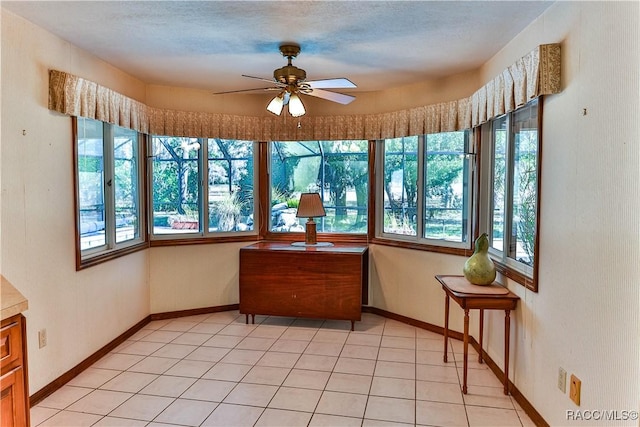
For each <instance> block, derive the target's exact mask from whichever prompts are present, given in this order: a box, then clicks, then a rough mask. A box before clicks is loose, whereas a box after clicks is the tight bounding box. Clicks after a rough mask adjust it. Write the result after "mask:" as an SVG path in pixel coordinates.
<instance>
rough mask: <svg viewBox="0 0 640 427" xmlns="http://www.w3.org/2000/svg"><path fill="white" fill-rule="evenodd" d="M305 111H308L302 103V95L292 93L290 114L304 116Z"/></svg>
mask: <svg viewBox="0 0 640 427" xmlns="http://www.w3.org/2000/svg"><path fill="white" fill-rule="evenodd" d="M304 113H306V111H305V109H304V105H302V101H301V100H300V97H299V96H298V95H297V94H295V93H294V94H291V97H290V98H289V114H291V115H292V116H293V117H300V116H304Z"/></svg>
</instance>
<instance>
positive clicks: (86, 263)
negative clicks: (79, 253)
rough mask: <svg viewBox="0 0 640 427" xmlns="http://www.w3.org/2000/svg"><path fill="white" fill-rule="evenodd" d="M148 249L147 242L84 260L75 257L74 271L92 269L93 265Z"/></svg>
mask: <svg viewBox="0 0 640 427" xmlns="http://www.w3.org/2000/svg"><path fill="white" fill-rule="evenodd" d="M148 247H149V242H140V243H137V244H135V245H131V246H127V247H125V248H122V249H114V250H112V251H109V252H102V253H99V254H96V255H92V256H90V257H87V258H84V259H83V258H81V257H77V258H76V271H80V270H84V269H85V268H89V267H93V266H94V265H98V264H102V263H103V262H107V261H111V260H113V259H116V258H120V257H123V256H125V255H129V254H132V253H134V252H139V251H142V250H145V249H147V248H148Z"/></svg>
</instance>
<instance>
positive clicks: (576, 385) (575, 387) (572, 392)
mask: <svg viewBox="0 0 640 427" xmlns="http://www.w3.org/2000/svg"><path fill="white" fill-rule="evenodd" d="M581 385H582V381H580V379H578V377H576V376H575V375H573V374H571V382H570V384H569V398H571V400H573V402H574V403H575V404H576V405H578V406H580V386H581Z"/></svg>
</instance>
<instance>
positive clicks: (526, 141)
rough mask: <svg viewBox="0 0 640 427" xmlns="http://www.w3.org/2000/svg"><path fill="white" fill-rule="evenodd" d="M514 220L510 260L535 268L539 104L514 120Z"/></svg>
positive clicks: (522, 110)
mask: <svg viewBox="0 0 640 427" xmlns="http://www.w3.org/2000/svg"><path fill="white" fill-rule="evenodd" d="M512 127H513V137H514V144H513V147H514V152H513V219H512V225H511V245H510V248H509V258H513V259H515V260H517V261H519V262H522V263H524V264H527V265H529V266H532V265H533V259H534V242H535V235H536V204H537V188H538V183H537V181H538V175H537V170H538V109H537V103H533V104H531V105H530V106H528V107H525V108H522V109H520V110H517V111H516V112H515V113H514V117H513V125H512Z"/></svg>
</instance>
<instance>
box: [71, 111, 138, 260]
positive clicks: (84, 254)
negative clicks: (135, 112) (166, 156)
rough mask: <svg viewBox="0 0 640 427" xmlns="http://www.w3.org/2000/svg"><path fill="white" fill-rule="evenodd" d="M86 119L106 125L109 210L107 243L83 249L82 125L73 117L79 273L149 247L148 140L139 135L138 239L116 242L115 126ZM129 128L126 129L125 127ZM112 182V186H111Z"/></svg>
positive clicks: (106, 202)
mask: <svg viewBox="0 0 640 427" xmlns="http://www.w3.org/2000/svg"><path fill="white" fill-rule="evenodd" d="M82 120H93V121H95V122H98V123H102V129H103V132H102V147H103V158H104V163H103V172H104V173H103V177H102V185H103V187H104V190H105V195H104V205H105V207H104V211H105V228H104V230H105V231H104V235H105V243H104V244H103V245H100V246H97V247H95V248H89V249H84V250H83V249H82V234H81V218H80V208H81V206H80V176H79V173H80V170H79V167H78V161H79V157H80V154H79V151H78V144H79V138H80V134H79V132H78V131H79V129H78V126H79V125H80V123H79V121H78V117H75V116H73V117H72V120H71V127H72V136H73V138H72V139H73V180H74V216H75V221H74V222H75V246H76V251H75V252H76V271H79V270H82V269H84V268H88V267H91V266H93V265H97V264H100V263H102V262H105V261H108V260H111V259H115V258H119V257H121V256H124V255H127V254H130V253H133V252H137V251H140V250H143V249H146V248H148V247H149V244H148V236H147V225H146V218H147V215H146V206H147V203H146V197H145V195H146V182H145V176H146V170H145V163H146V162H145V161H144V157H145V156H144V153H145V149H144V147H145V140H146V137H145V135H144V134H141V133H139V132H136V135H137V138H136V149H137V150H136V154H137V156H136V162H137V174H136V175H137V180H136V182H137V192H136V193H137V197H136V198H137V204H138V209H137V218H136V220H137V222H138V236H137V237H135V238H133V239H129V240H127V241H124V242H119V243H118V242H117V241H116V240H117V239H116V218H115V215H116V214H115V205H116V200H115V197H116V195H115V185H113V180H114V179H115V161H114V157H115V156H114V149H115V148H114V128H115V125H113V124H110V123H106V122H101V121H99V120H95V119H90V118H82ZM123 129H126V128H123ZM109 181H111V182H112V185H108V182H109Z"/></svg>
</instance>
